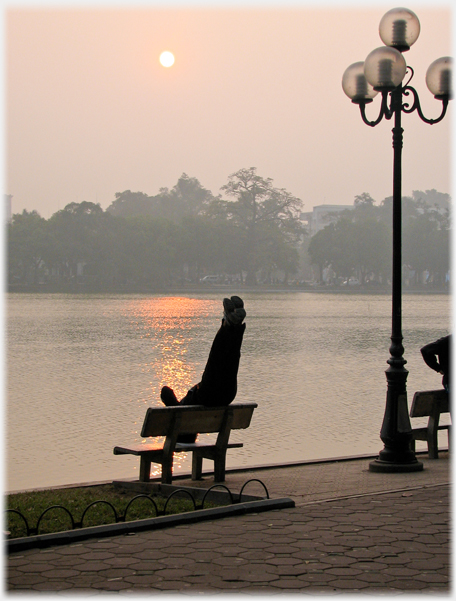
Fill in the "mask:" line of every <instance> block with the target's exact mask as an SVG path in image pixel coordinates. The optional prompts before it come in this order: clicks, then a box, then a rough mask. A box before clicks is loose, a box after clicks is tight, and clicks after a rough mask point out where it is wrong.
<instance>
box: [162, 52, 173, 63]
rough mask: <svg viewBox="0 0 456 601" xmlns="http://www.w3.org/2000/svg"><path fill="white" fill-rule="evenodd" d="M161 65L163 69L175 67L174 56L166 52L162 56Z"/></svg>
mask: <svg viewBox="0 0 456 601" xmlns="http://www.w3.org/2000/svg"><path fill="white" fill-rule="evenodd" d="M160 63H161V64H162V66H163V67H172V66H173V65H174V54H173V53H172V52H169V50H165V52H162V53H161V54H160Z"/></svg>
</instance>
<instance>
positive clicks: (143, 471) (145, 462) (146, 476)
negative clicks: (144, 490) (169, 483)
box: [139, 456, 151, 482]
mask: <svg viewBox="0 0 456 601" xmlns="http://www.w3.org/2000/svg"><path fill="white" fill-rule="evenodd" d="M150 464H151V460H150V459H148V458H147V457H144V456H142V457H141V461H140V463H139V481H140V482H150Z"/></svg>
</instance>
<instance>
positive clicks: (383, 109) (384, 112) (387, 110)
mask: <svg viewBox="0 0 456 601" xmlns="http://www.w3.org/2000/svg"><path fill="white" fill-rule="evenodd" d="M388 94H389V93H388V92H382V104H381V106H380V112H379V114H378V117H377V119H375V121H369V119H368V118H367V117H366V104H367V102H359V110H360V113H361V118H362V120H363V121H364V123H365V124H366V125H369V126H370V127H375V126H376V125H378V124H379V123H380V121H381V120H382V119H383V117H385V119H391V117H392V116H393V111H392V110H391V107H388Z"/></svg>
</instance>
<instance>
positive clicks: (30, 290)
mask: <svg viewBox="0 0 456 601" xmlns="http://www.w3.org/2000/svg"><path fill="white" fill-rule="evenodd" d="M230 291H236V292H238V293H239V294H242V293H246V292H247V293H267V294H273V293H276V292H285V293H290V294H292V293H297V292H305V293H317V294H357V295H368V294H370V295H391V287H387V288H377V287H363V286H356V287H355V286H353V287H347V288H343V287H340V286H285V285H282V286H280V285H277V286H265V285H261V284H259V285H257V286H246V285H243V284H240V285H239V284H237V283H233V284H210V285H200V286H198V285H193V286H192V285H189V286H157V287H153V288H152V287H148V286H137V287H130V288H128V289H127V288H120V287H115V286H112V287H108V286H105V287H104V286H100V287H96V286H84V285H74V284H68V285H67V286H65V285H59V286H53V285H46V284H34V285H28V286H22V285H21V286H8V287H6V290H5V292H7V293H11V294H37V293H38V294H75V295H77V294H85V295H90V294H148V295H153V294H167V295H176V294H201V293H214V292H215V293H217V292H220V293H222V294H225V293H228V292H230ZM406 294H422V295H434V294H437V295H447V296H451V290H450V289H445V288H427V287H426V288H425V287H423V288H421V287H415V288H403V290H402V295H406Z"/></svg>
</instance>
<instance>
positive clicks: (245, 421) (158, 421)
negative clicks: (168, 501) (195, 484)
mask: <svg viewBox="0 0 456 601" xmlns="http://www.w3.org/2000/svg"><path fill="white" fill-rule="evenodd" d="M256 407H258V405H257V403H235V404H232V405H228V407H203V406H201V405H187V406H182V407H150V408H149V409H148V410H147V412H146V417H145V418H144V423H143V426H142V430H141V436H142V437H144V438H147V437H150V436H165V437H166V438H165V441H164V443H163V444H138V445H132V446H128V447H120V446H116V447H114V455H137V456H138V457H140V458H141V461H140V467H139V480H140V482H149V481H150V465H151V463H158V464H160V465H161V466H162V473H161V481H162V483H163V484H171V482H172V476H173V456H174V453H183V452H189V451H191V452H192V453H193V457H192V480H199V479H201V475H202V469H203V458H204V459H211V460H212V461H213V462H214V481H215V482H223V481H224V480H225V464H226V452H227V449H234V448H239V447H242V446H243V444H242V443H230V442H229V438H230V433H231V430H239V429H244V428H248V427H249V426H250V421H251V419H252V414H253V411H254V409H255V408H256ZM214 432H216V433H218V436H217V440H216V441H215V443H214V442H213V441H211V442H207V443H206V442H194V443H182V442H177V437H178V436H179V434H199V433H200V434H205V433H214Z"/></svg>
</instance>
